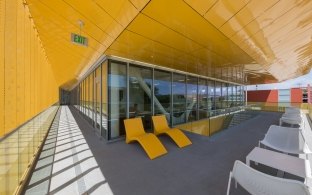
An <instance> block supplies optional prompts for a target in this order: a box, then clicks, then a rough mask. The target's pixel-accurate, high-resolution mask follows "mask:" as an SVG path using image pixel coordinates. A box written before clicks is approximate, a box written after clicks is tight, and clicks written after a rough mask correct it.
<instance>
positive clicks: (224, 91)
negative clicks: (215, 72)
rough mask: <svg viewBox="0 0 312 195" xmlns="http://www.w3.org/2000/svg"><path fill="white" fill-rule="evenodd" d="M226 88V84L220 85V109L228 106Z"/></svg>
mask: <svg viewBox="0 0 312 195" xmlns="http://www.w3.org/2000/svg"><path fill="white" fill-rule="evenodd" d="M227 88H228V84H227V83H222V89H221V91H222V92H221V101H222V108H227V107H228V104H227V101H228V96H227Z"/></svg>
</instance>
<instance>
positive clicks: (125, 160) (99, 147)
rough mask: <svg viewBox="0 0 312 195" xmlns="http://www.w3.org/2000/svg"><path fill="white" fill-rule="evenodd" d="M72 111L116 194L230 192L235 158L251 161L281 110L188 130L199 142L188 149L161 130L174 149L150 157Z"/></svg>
mask: <svg viewBox="0 0 312 195" xmlns="http://www.w3.org/2000/svg"><path fill="white" fill-rule="evenodd" d="M71 111H72V113H73V115H74V117H75V119H76V121H77V123H78V125H79V127H80V129H81V130H82V131H81V132H82V134H83V136H84V138H85V140H86V142H87V143H88V145H89V148H90V150H91V151H92V153H93V155H94V157H95V160H96V162H97V164H98V166H99V168H100V170H101V173H102V174H103V175H104V177H105V184H106V185H108V186H109V189H110V190H111V192H112V193H113V194H115V195H132V194H133V195H141V194H142V195H145V194H149V195H153V194H155V195H159V194H174V195H175V194H178V195H183V194H187V195H200V194H203V195H204V194H205V195H207V194H211V195H218V194H226V188H227V182H228V176H229V172H230V171H231V170H232V168H233V163H234V161H235V160H241V161H243V162H245V157H246V155H247V154H248V153H249V152H250V151H251V150H252V149H253V148H254V147H255V146H257V144H258V141H259V140H260V139H262V138H263V137H264V134H265V133H266V132H267V130H268V128H269V126H270V125H271V124H278V120H279V118H280V116H281V114H280V113H274V112H261V113H259V114H257V115H256V116H255V117H254V118H251V119H249V120H246V121H244V122H242V123H241V124H239V125H237V126H234V127H231V128H229V129H226V130H224V131H222V132H220V133H217V134H215V135H214V136H212V137H205V136H201V135H196V134H192V133H186V134H187V135H188V137H189V138H190V139H191V140H192V142H193V144H192V145H191V146H189V147H186V148H183V149H180V148H178V147H177V146H176V145H175V144H174V143H173V142H172V141H171V140H170V139H169V138H168V137H166V136H160V140H161V142H162V143H163V144H164V145H165V147H166V148H167V150H168V154H166V155H164V156H162V157H160V158H157V159H155V160H149V158H148V157H147V156H146V154H145V152H144V151H143V149H142V148H141V147H140V146H139V144H138V143H132V144H126V143H125V142H124V140H122V141H117V142H113V143H106V142H105V141H103V139H101V138H99V137H98V136H97V134H96V131H95V129H93V128H92V126H90V125H89V124H88V123H87V122H86V120H85V119H84V118H83V117H81V115H79V114H78V111H77V110H76V109H75V108H71ZM254 167H255V166H254ZM255 168H257V169H259V170H261V171H264V172H267V173H269V174H272V175H275V174H276V173H277V171H276V170H273V169H270V168H268V167H264V166H260V165H258V166H256V167H255ZM286 176H287V175H286ZM290 177H291V176H290ZM97 189H100V188H97ZM92 191H93V192H94V193H96V190H92ZM231 194H240V195H244V194H248V193H247V192H245V191H244V190H243V189H242V188H240V187H239V188H237V189H235V188H232V191H231Z"/></svg>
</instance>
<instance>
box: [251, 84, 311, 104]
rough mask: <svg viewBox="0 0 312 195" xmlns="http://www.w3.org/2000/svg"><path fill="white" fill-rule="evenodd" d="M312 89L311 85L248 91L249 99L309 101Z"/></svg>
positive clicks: (260, 100) (272, 101) (256, 100)
mask: <svg viewBox="0 0 312 195" xmlns="http://www.w3.org/2000/svg"><path fill="white" fill-rule="evenodd" d="M310 91H311V90H310V86H308V87H306V88H291V89H272V90H254V91H247V101H248V102H270V103H282V102H285V103H286V102H287V103H307V102H308V99H311V98H310V96H311V95H310V93H311V92H310Z"/></svg>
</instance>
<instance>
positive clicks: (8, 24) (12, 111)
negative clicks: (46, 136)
mask: <svg viewBox="0 0 312 195" xmlns="http://www.w3.org/2000/svg"><path fill="white" fill-rule="evenodd" d="M16 6H17V2H16V1H14V0H13V1H6V7H5V8H6V12H5V28H4V29H5V39H4V44H5V68H4V71H5V106H4V113H5V123H4V128H5V133H7V132H8V131H10V130H11V129H13V128H14V127H15V126H16V20H17V10H16Z"/></svg>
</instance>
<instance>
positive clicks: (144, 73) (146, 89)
mask: <svg viewBox="0 0 312 195" xmlns="http://www.w3.org/2000/svg"><path fill="white" fill-rule="evenodd" d="M151 87H152V69H150V68H145V67H139V66H133V65H130V67H129V118H134V117H142V121H143V125H144V129H151V113H152V112H151V111H152V101H151V97H152V88H151Z"/></svg>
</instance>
